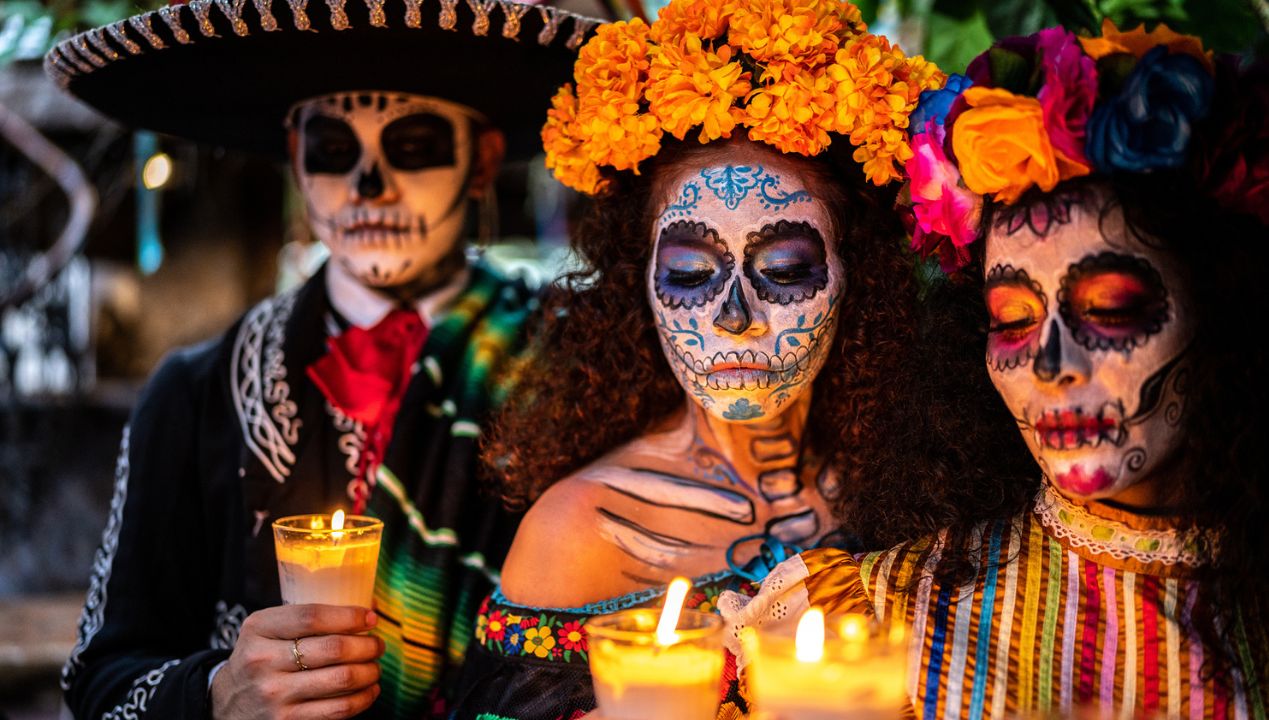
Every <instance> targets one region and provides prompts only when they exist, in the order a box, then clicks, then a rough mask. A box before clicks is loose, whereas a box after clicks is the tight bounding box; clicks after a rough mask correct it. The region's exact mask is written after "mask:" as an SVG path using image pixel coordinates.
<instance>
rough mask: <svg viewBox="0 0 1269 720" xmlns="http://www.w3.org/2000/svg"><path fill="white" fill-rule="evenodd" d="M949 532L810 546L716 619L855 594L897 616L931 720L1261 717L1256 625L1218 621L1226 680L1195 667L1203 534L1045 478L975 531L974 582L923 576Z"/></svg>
mask: <svg viewBox="0 0 1269 720" xmlns="http://www.w3.org/2000/svg"><path fill="white" fill-rule="evenodd" d="M945 541H946V537H945V535H940V536H939V537H937V538H931V539H927V540H925V541H920V542H915V543H908V544H904V545H900V546H898V547H895V548H893V549H890V550H888V551H884V552H876V553H870V554H867V555H863V556H861V557H859V558H858V559H856V558H852V557H851V556H849V555H847V554H845V553H841V552H838V551H831V550H829V551H821V550H814V551H810V552H807V553H804V554H803V555H801V556H800V557H797V558H793V559H791V560H789V561H786V562H785V563H784V564H783V565H782V566H780V567H779V568H777V569H776V571H775V572H773V573H772V576H771V577H770V578H769V579H768V580H767V581H766V582H764V585H763V588H762V590H761V592H760V593H759V594H758V596H757V597H756V598H754V600H753V601H752V602H748V603H745V602H743V601H741V600H739V599H737V598H731V597H726V596H725V597H723V598H721V599H720V603H721V604H722V606H723V611H722V612H723V615H724V617H726V618H728V620H729V621H730V622H732V624H733V625H739V624H757V625H760V624H764V623H768V622H778V621H780V618H782V617H786V616H792V617H794V618H796V617H797V616H798V615H799V614H800V610H801V609H804V608H805V607H807V606H809V605H810V604H818V605H821V606H825V607H826V608H827V611H828V612H829V613H830V614H831V613H832V612H835V611H839V609H840V607H841V606H843V605H849V604H851V603H855V602H858V601H859V599H860V593H862V595H863V596H864V597H866V599H867V601H868V602H869V603H871V605H872V607H873V608H874V609H875V611H876V615H877V616H878V617H879V618H880V619H882V620H884V619H885V618H886V617H902V618H904V621H905V623H906V624H907V627H908V630H909V637H911V638H913V642H912V643H911V647H910V654H909V659H908V678H907V679H908V690H909V695H910V696H911V697H912V699H913V703H914V705H915V710H916V714H917V715H918V716H919V717H923V718H930V719H931V720H933V719H934V718H959V717H966V718H979V717H988V716H990V717H993V718H1003V717H1013V716H1028V715H1030V714H1032V713H1035V714H1040V715H1043V714H1047V713H1060V714H1061V715H1063V716H1069V714H1070V713H1072V712H1073V711H1093V712H1096V713H1097V714H1098V716H1110V715H1114V716H1116V717H1135V716H1149V717H1153V716H1155V715H1166V716H1167V717H1185V718H1194V719H1195V720H1197V719H1198V718H1212V717H1218V718H1226V717H1229V718H1263V717H1265V711H1266V705H1267V702H1266V694H1265V689H1264V688H1259V689H1256V690H1249V688H1248V682H1247V679H1248V678H1254V677H1255V675H1256V674H1255V672H1254V666H1253V661H1252V657H1253V654H1252V648H1253V647H1255V646H1256V645H1257V644H1258V645H1260V646H1263V645H1264V643H1266V641H1267V638H1266V635H1265V633H1264V629H1263V628H1248V627H1246V626H1244V625H1243V623H1242V622H1241V619H1237V620H1236V621H1235V622H1233V623H1232V627H1228V628H1225V630H1226V632H1227V633H1228V634H1229V637H1230V639H1231V641H1232V642H1233V645H1234V648H1235V650H1236V651H1237V656H1238V662H1237V663H1236V666H1235V667H1234V668H1233V672H1232V673H1231V676H1232V677H1231V680H1232V681H1231V682H1226V683H1221V682H1219V681H1217V680H1215V679H1213V678H1212V676H1211V673H1207V672H1205V670H1206V669H1207V668H1206V667H1205V664H1204V661H1205V660H1208V659H1210V653H1211V652H1212V651H1213V649H1212V648H1210V647H1206V646H1205V645H1204V643H1203V641H1202V640H1201V638H1200V637H1199V636H1198V634H1197V633H1196V632H1195V631H1193V630H1192V629H1190V628H1191V625H1190V618H1192V617H1194V616H1195V612H1196V607H1199V606H1200V605H1201V603H1202V602H1203V599H1202V597H1201V595H1202V592H1201V588H1200V586H1199V583H1198V582H1197V581H1196V580H1195V579H1194V578H1193V575H1194V570H1195V569H1196V568H1197V567H1198V566H1199V564H1200V562H1201V558H1202V557H1204V556H1207V555H1208V553H1210V548H1206V546H1209V545H1210V544H1211V543H1214V542H1215V538H1214V537H1213V536H1212V534H1211V533H1203V532H1202V531H1197V530H1195V531H1188V532H1183V531H1178V530H1176V529H1175V527H1173V526H1172V525H1171V523H1170V521H1169V520H1168V519H1166V518H1152V517H1142V516H1137V515H1132V514H1130V513H1126V512H1120V511H1116V510H1114V509H1112V508H1109V507H1106V506H1104V505H1099V506H1098V508H1097V513H1096V514H1094V513H1093V512H1090V511H1089V509H1088V507H1087V506H1085V505H1081V504H1078V503H1075V502H1072V501H1070V500H1068V499H1066V498H1064V497H1063V496H1061V495H1060V494H1059V493H1057V492H1056V491H1054V490H1052V489H1051V488H1048V487H1047V486H1046V488H1045V489H1044V490H1042V491H1041V493H1040V495H1039V496H1038V497H1037V499H1036V501H1035V503H1034V506H1033V508H1032V509H1030V510H1028V511H1026V512H1024V513H1022V514H1020V515H1019V516H1017V517H1015V518H1013V519H1012V520H1009V521H1001V522H993V523H987V524H984V525H981V526H979V527H978V528H976V529H975V530H974V532H973V533H972V537H971V547H975V548H977V550H976V553H975V556H974V557H972V558H971V560H972V561H973V563H974V575H973V577H972V581H973V582H972V583H968V584H966V585H964V586H963V587H957V586H953V585H950V584H944V583H941V582H939V581H938V580H936V579H935V578H934V577H933V574H932V570H933V569H934V568H935V567H936V565H937V563H938V561H939V559H940V557H941V554H942V551H943V546H944V543H945ZM1205 548H1206V549H1205ZM768 585H770V587H768ZM1236 617H1237V616H1236ZM741 660H742V665H743V662H744V660H745V658H743V657H742V658H741Z"/></svg>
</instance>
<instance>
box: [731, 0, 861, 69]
mask: <svg viewBox="0 0 1269 720" xmlns="http://www.w3.org/2000/svg"><path fill="white" fill-rule="evenodd" d="M847 8H851V9H853V12H851V11H850V10H848V9H847ZM858 13H859V11H858V9H857V8H854V6H853V5H850V4H849V3H842V2H838V0H737V2H736V9H735V11H734V12H733V14H732V16H731V27H730V30H729V31H728V34H727V39H728V42H729V43H731V45H733V46H734V47H736V49H738V50H740V51H741V52H743V53H745V54H746V55H748V56H749V57H751V58H753V59H754V60H755V61H757V62H760V63H768V62H776V63H778V62H781V61H785V62H789V61H791V62H798V63H801V64H802V65H803V66H804V67H806V68H812V67H815V66H816V65H819V64H822V63H823V62H825V61H826V60H827V59H828V58H831V57H832V56H833V53H835V52H836V51H837V47H838V45H839V43H840V38H841V36H843V35H844V34H848V33H844V32H843V31H845V30H847V29H848V28H849V27H850V26H851V25H850V18H853V17H857V16H858Z"/></svg>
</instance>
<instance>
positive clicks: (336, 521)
mask: <svg viewBox="0 0 1269 720" xmlns="http://www.w3.org/2000/svg"><path fill="white" fill-rule="evenodd" d="M330 528H331V530H343V529H344V511H343V510H336V511H335V516H334V517H332V518H331V519H330Z"/></svg>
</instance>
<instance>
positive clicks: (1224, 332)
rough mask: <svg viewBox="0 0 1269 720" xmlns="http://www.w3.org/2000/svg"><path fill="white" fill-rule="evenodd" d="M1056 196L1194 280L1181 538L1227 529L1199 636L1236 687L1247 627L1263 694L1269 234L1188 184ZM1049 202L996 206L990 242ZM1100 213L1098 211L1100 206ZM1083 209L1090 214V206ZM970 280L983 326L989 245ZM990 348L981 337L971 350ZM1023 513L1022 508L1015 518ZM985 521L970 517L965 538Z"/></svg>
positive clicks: (1089, 188) (1268, 612) (1207, 570)
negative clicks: (1260, 332)
mask: <svg viewBox="0 0 1269 720" xmlns="http://www.w3.org/2000/svg"><path fill="white" fill-rule="evenodd" d="M1053 192H1054V193H1062V194H1072V195H1075V196H1076V197H1079V198H1082V199H1083V202H1084V203H1092V204H1094V207H1092V208H1091V209H1092V210H1094V211H1096V212H1099V213H1100V215H1101V217H1102V218H1103V219H1104V218H1107V217H1108V216H1109V215H1110V214H1111V213H1113V212H1115V211H1116V210H1118V209H1122V212H1123V217H1124V222H1125V225H1126V228H1127V230H1128V232H1131V233H1133V234H1134V235H1135V236H1136V237H1137V238H1138V239H1140V240H1141V242H1143V243H1145V244H1147V245H1149V246H1151V247H1156V248H1159V249H1160V250H1162V251H1164V252H1167V253H1169V254H1171V255H1172V256H1173V257H1175V258H1176V259H1177V260H1178V261H1179V263H1180V264H1181V265H1182V266H1183V267H1185V268H1186V269H1187V272H1188V278H1187V279H1188V282H1189V284H1190V289H1191V293H1192V294H1191V297H1192V305H1191V306H1189V307H1187V308H1186V311H1187V312H1188V313H1191V314H1192V315H1193V316H1194V317H1195V323H1196V334H1195V337H1194V340H1193V342H1192V344H1191V345H1190V349H1189V351H1188V353H1187V358H1188V362H1189V367H1190V369H1189V373H1188V375H1187V380H1186V383H1185V393H1186V405H1185V414H1184V416H1183V417H1182V420H1181V422H1182V427H1181V430H1180V434H1181V437H1182V438H1183V440H1182V442H1183V443H1184V445H1183V447H1182V451H1181V453H1180V454H1179V456H1178V461H1177V465H1176V466H1175V467H1174V468H1172V469H1171V470H1170V471H1169V476H1170V477H1172V478H1175V482H1176V483H1177V486H1176V487H1175V488H1169V496H1170V497H1173V498H1175V502H1176V503H1177V507H1178V508H1179V510H1180V515H1181V522H1182V527H1183V528H1193V527H1197V528H1204V529H1219V530H1220V531H1221V533H1222V536H1221V540H1220V542H1219V546H1218V549H1213V551H1212V552H1211V553H1210V557H1209V558H1208V560H1209V563H1208V564H1207V565H1205V566H1204V567H1203V568H1202V569H1201V570H1199V571H1198V572H1199V575H1198V581H1199V584H1200V588H1201V591H1200V592H1201V598H1202V600H1203V601H1202V602H1200V603H1199V605H1198V608H1197V609H1196V612H1195V615H1194V618H1193V621H1192V622H1193V626H1194V629H1196V630H1198V631H1199V633H1200V635H1201V637H1202V638H1203V640H1204V642H1205V643H1206V644H1208V646H1209V647H1213V648H1217V649H1218V650H1219V651H1220V652H1217V653H1212V654H1209V658H1208V660H1209V663H1208V668H1207V671H1208V672H1209V674H1215V675H1221V676H1224V677H1225V680H1228V677H1227V671H1228V670H1229V668H1230V667H1234V666H1238V665H1241V664H1242V663H1241V662H1240V661H1239V658H1238V657H1237V655H1236V647H1235V640H1234V638H1235V635H1234V632H1233V629H1234V627H1235V626H1236V624H1237V623H1238V622H1240V620H1239V614H1241V623H1242V625H1243V627H1244V628H1246V631H1247V632H1248V633H1249V635H1251V637H1253V638H1256V637H1258V638H1262V639H1261V640H1259V641H1257V640H1253V641H1252V642H1250V643H1249V644H1250V646H1251V650H1252V652H1253V660H1254V664H1255V666H1256V668H1257V672H1258V675H1259V677H1258V678H1250V680H1259V681H1261V682H1260V685H1259V688H1260V690H1261V691H1263V690H1264V688H1265V687H1266V685H1265V684H1264V682H1263V681H1264V680H1265V669H1266V665H1267V664H1269V645H1267V644H1266V643H1265V642H1264V640H1263V636H1262V635H1260V633H1261V628H1262V627H1263V626H1264V623H1265V621H1266V620H1269V533H1266V532H1265V528H1266V526H1269V505H1266V482H1267V481H1269V454H1266V453H1265V451H1264V448H1263V444H1264V438H1266V437H1269V420H1267V416H1266V413H1265V412H1264V408H1265V406H1266V402H1269V375H1267V374H1266V373H1267V372H1269V366H1267V365H1266V359H1267V356H1266V348H1267V347H1269V344H1266V343H1264V342H1262V341H1261V340H1260V339H1259V338H1258V337H1256V335H1257V330H1256V328H1259V327H1261V323H1262V322H1263V318H1265V317H1269V283H1267V282H1266V279H1265V272H1266V268H1269V244H1267V243H1265V242H1264V238H1265V236H1266V235H1265V227H1264V226H1263V225H1261V224H1260V223H1259V222H1258V221H1257V220H1256V219H1255V218H1253V217H1251V216H1250V215H1244V214H1239V213H1235V212H1231V211H1228V210H1225V209H1222V208H1221V207H1218V206H1217V205H1216V203H1215V202H1214V201H1212V200H1211V199H1210V198H1209V197H1207V196H1205V195H1204V194H1203V193H1201V192H1200V191H1199V189H1198V188H1197V187H1196V182H1195V178H1194V176H1193V174H1192V173H1186V172H1154V173H1150V174H1147V175H1131V176H1119V177H1109V178H1097V179H1093V180H1089V179H1079V180H1073V181H1069V182H1067V183H1063V184H1062V185H1059V186H1058V187H1057V188H1055V189H1054V191H1053ZM1037 202H1044V195H1042V194H1040V193H1039V192H1037V191H1034V190H1033V191H1031V192H1030V193H1029V194H1027V195H1024V196H1023V197H1022V198H1021V200H1020V201H1019V202H1018V203H1016V204H1015V205H1012V206H1002V205H996V204H994V203H988V204H987V206H986V208H985V211H984V215H983V232H984V234H985V232H986V230H987V229H988V228H990V227H992V225H993V224H994V223H998V222H1008V221H1009V219H1010V218H1011V217H1012V216H1014V215H1015V214H1017V213H1023V212H1027V209H1028V207H1029V206H1030V205H1031V204H1034V203H1037ZM1096 203H1101V205H1100V207H1097V206H1095V204H1096ZM1086 207H1087V205H1086ZM983 244H984V243H982V242H978V243H976V248H975V254H974V256H975V259H974V262H975V264H974V265H973V266H971V267H970V268H967V271H966V273H965V281H964V282H963V285H964V286H965V290H966V291H965V292H962V293H961V294H960V300H961V302H962V303H964V308H963V310H962V312H967V313H971V314H974V315H978V316H980V317H981V318H984V319H985V318H986V317H987V309H986V307H985V305H984V303H983V299H982V281H983V272H982V264H981V263H982V245H983ZM975 342H976V343H977V344H978V346H979V347H983V346H985V343H986V336H985V333H980V337H979V338H978V339H976V340H975ZM1021 509H1022V506H1021V505H1020V506H1019V510H1021ZM980 520H981V518H978V517H975V516H974V513H972V512H966V513H965V515H964V516H963V517H962V518H961V520H960V522H959V523H957V527H959V528H965V527H967V526H969V525H972V524H973V523H975V522H978V521H980Z"/></svg>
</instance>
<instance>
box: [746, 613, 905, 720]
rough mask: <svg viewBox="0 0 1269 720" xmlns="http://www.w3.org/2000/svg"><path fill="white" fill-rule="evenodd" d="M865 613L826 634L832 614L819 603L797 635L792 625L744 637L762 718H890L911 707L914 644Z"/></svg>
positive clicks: (802, 621) (757, 711)
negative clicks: (908, 676) (908, 674)
mask: <svg viewBox="0 0 1269 720" xmlns="http://www.w3.org/2000/svg"><path fill="white" fill-rule="evenodd" d="M746 629H748V628H746ZM897 637H898V640H899V641H898V642H897V643H896V642H892V640H893V639H894V637H892V635H891V633H890V632H888V631H882V630H881V629H879V628H877V627H876V626H875V625H874V624H873V623H872V621H871V620H870V619H869V618H867V617H865V616H863V615H847V616H846V617H844V618H843V619H842V621H841V623H839V624H838V625H837V634H836V635H835V636H833V637H827V638H826V631H825V622H824V613H823V611H822V610H820V609H819V608H811V609H810V610H808V611H807V612H806V613H804V614H803V615H802V617H801V618H800V619H799V621H798V626H797V632H796V634H795V635H794V636H793V637H789V636H788V634H787V626H785V628H784V629H783V631H781V630H780V629H768V628H762V629H759V630H758V632H756V633H750V634H749V635H747V636H746V637H745V638H744V639H745V640H746V643H745V651H746V653H747V654H750V657H751V662H750V664H749V666H748V668H747V669H746V672H747V673H748V681H749V688H750V691H751V694H752V697H753V705H754V710H755V718H761V720H794V719H796V720H882V719H883V718H884V719H890V718H897V717H900V716H902V714H903V711H904V708H905V707H906V706H907V702H908V700H907V695H906V684H905V679H906V672H905V670H906V664H907V650H906V646H905V645H904V643H903V642H902V638H903V635H902V632H900V633H899V634H898V636H897Z"/></svg>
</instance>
